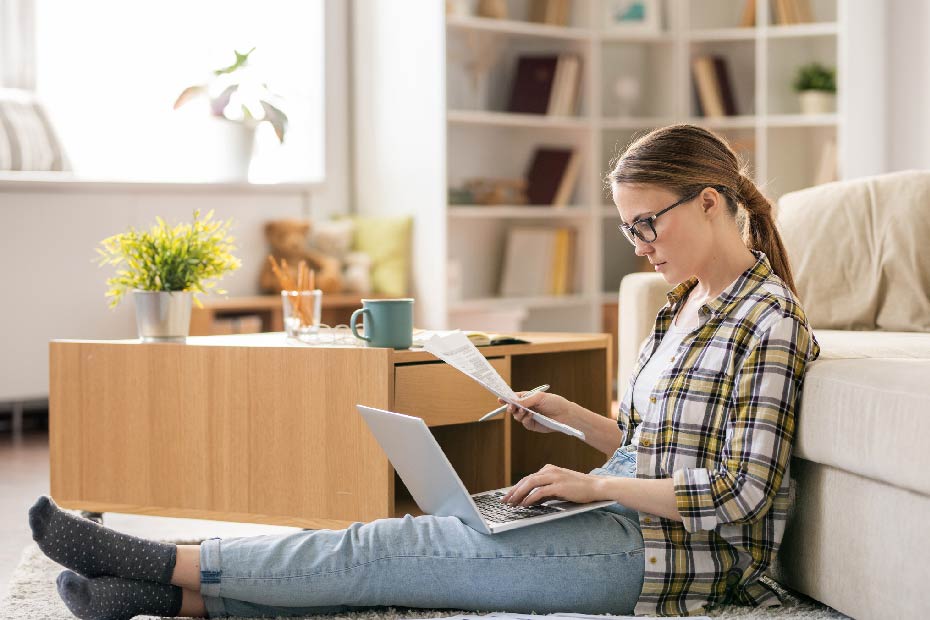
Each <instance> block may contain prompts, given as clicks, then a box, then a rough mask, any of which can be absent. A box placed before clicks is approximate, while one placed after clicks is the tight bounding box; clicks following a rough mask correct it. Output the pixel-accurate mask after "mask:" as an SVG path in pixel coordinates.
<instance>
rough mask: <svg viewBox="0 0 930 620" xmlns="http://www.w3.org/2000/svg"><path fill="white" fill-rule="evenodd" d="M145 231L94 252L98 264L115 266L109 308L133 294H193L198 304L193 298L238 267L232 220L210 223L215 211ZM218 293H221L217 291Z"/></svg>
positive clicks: (113, 239) (106, 243)
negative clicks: (183, 221)
mask: <svg viewBox="0 0 930 620" xmlns="http://www.w3.org/2000/svg"><path fill="white" fill-rule="evenodd" d="M156 221H157V224H155V225H154V226H152V228H150V229H149V230H147V231H141V232H140V231H137V230H136V229H135V228H130V229H129V230H128V231H127V232H124V233H120V234H118V235H113V236H112V237H108V238H106V239H104V240H103V241H101V242H100V247H98V248H96V250H97V254H99V256H98V258H97V259H96V260H97V263H98V264H99V265H100V266H101V267H102V266H104V265H114V266H116V268H117V271H116V275H115V276H113V277H112V278H109V279H108V280H107V286H109V287H110V288H109V290H108V291H107V293H106V296H107V297H110V298H111V300H110V307H111V308H114V307H116V306H117V305H118V304H119V303H120V301H121V300H122V299H123V296H124V295H125V294H126V293H127V292H129V291H132V290H142V291H191V292H193V293H194V303H196V304H197V306H198V307H201V306H202V304H201V303H200V300H199V299H197V295H196V294H197V293H206V292H208V291H209V290H210V289H212V288H213V287H215V286H216V282H215V281H214V280H216V279H219V278H221V277H222V276H223V275H224V274H225V273H227V272H230V271H235V270H236V269H238V268H239V267H240V265H241V263H240V261H239V259H238V258H236V257H235V256H233V255H232V252H233V251H234V250H235V249H236V247H235V245H233V241H234V238H233V237H231V236H230V235H229V227H230V226H231V225H232V220H227V221H225V222H218V221H214V220H213V211H210V212H209V213H207V215H206V217H204V218H203V219H200V211H199V210H197V211H194V220H193V221H192V222H190V223H180V224H178V225H176V226H174V227H173V228H169V227H168V225H167V224H165V221H164V220H163V219H161V218H160V217H158V218H156ZM215 292H217V293H221V294H222V293H225V292H226V291H223V290H219V289H218V290H216V291H215Z"/></svg>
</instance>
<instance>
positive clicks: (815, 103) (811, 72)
mask: <svg viewBox="0 0 930 620" xmlns="http://www.w3.org/2000/svg"><path fill="white" fill-rule="evenodd" d="M794 89H795V90H796V91H797V92H798V93H799V99H800V102H801V113H802V114H831V113H833V112H834V111H836V69H834V68H831V67H825V66H824V65H822V64H820V63H819V62H812V63H810V64H806V65H804V66H802V67H800V68H799V69H798V73H797V75H796V76H795V79H794Z"/></svg>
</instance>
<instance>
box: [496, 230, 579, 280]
mask: <svg viewBox="0 0 930 620" xmlns="http://www.w3.org/2000/svg"><path fill="white" fill-rule="evenodd" d="M575 236H576V232H575V230H574V229H573V228H570V227H554V228H553V227H548V228H544V227H539V226H514V227H512V228H511V229H510V230H508V231H507V240H506V248H505V254H504V264H503V270H502V273H501V285H500V294H501V296H503V297H539V296H549V295H567V294H569V293H571V291H572V290H573V287H574V277H573V276H574V265H575Z"/></svg>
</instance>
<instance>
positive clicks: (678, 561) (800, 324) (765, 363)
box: [618, 252, 820, 615]
mask: <svg viewBox="0 0 930 620" xmlns="http://www.w3.org/2000/svg"><path fill="white" fill-rule="evenodd" d="M753 254H755V256H756V259H757V261H756V263H755V265H753V266H752V267H751V268H750V269H748V270H747V271H745V272H743V274H742V275H740V277H739V278H737V279H736V281H735V282H734V283H733V284H732V285H731V286H729V287H728V288H727V289H726V290H725V291H723V293H721V294H720V295H719V296H718V297H717V298H716V299H713V300H711V301H708V302H707V303H705V304H704V305H703V306H702V307H701V308H700V311H699V323H700V324H699V326H698V327H697V328H696V329H695V330H694V331H692V332H691V333H689V334H688V335H686V336H685V339H684V341H683V342H682V344H681V346H680V347H679V349H678V352H677V353H676V355H675V357H674V358H673V360H672V361H671V362H670V363H669V367H668V368H667V369H666V370H665V371H664V372H663V373H662V375H661V376H660V378H659V381H658V382H657V384H656V385H655V388H654V389H653V391H652V395H651V397H650V399H649V401H650V406H649V409H648V410H647V411H637V410H636V409H635V407H634V406H633V390H632V385H633V384H634V383H635V382H636V377H637V376H638V375H639V372H640V371H641V370H642V368H643V366H644V365H645V364H646V363H647V362H648V361H649V358H650V357H651V356H652V354H653V352H654V351H655V349H656V347H658V345H659V343H660V342H661V341H662V338H663V336H665V333H666V331H668V328H669V325H670V324H671V321H672V319H673V317H674V316H675V313H676V312H677V311H678V310H679V308H680V307H681V306H682V303H683V300H684V299H685V298H686V297H687V294H688V292H689V291H690V290H691V289H692V288H693V287H694V286H695V284H696V283H697V281H696V280H695V279H694V278H692V279H690V280H688V281H686V282H683V283H682V284H680V285H678V286H677V287H676V288H675V289H674V290H672V291H671V292H670V293H669V294H668V304H666V305H665V306H664V307H663V308H662V309H661V310H660V311H659V314H658V316H657V317H656V323H655V328H654V329H653V332H652V334H651V335H650V337H649V338H648V339H647V340H646V341H645V343H644V345H643V349H642V351H641V352H640V355H639V361H638V363H637V366H636V369H635V370H634V371H633V376H632V379H631V382H630V388H629V389H627V391H626V394H625V395H624V397H623V400H622V402H621V404H620V416H619V420H618V424H619V426H620V431H621V433H623V439H622V441H621V445H623V444H626V443H628V442H629V441H630V438H631V436H632V434H633V431H634V430H635V428H636V427H637V426H639V425H641V428H640V429H639V431H640V435H639V446H638V448H637V450H636V454H637V457H636V477H637V478H672V479H673V480H674V484H675V499H676V501H677V504H678V512H679V514H680V515H681V516H682V518H683V519H684V523H681V522H678V521H674V520H671V519H665V518H661V517H656V516H654V515H649V514H645V513H640V515H639V523H640V527H641V529H642V532H643V540H644V543H645V557H646V560H645V561H646V573H645V582H644V584H643V590H642V593H641V594H640V597H639V601H638V603H637V605H636V610H635V612H636V613H637V614H644V615H649V614H659V615H694V614H698V613H702V612H703V611H704V610H705V606H712V605H714V604H723V603H738V604H743V605H759V606H770V605H779V604H780V602H781V601H780V600H779V599H778V596H777V595H776V593H775V592H774V590H772V589H771V588H770V587H769V586H767V585H766V584H764V583H763V582H762V581H760V580H759V579H760V577H762V575H763V574H764V573H765V572H766V570H767V569H768V567H769V565H770V563H771V562H772V559H773V558H774V557H775V554H776V552H777V551H778V547H779V544H780V543H781V539H782V535H783V534H784V530H785V522H786V518H787V512H788V483H789V478H790V475H789V459H790V457H791V448H792V445H793V442H794V434H795V423H796V415H795V406H796V403H797V402H798V397H799V393H800V389H801V382H802V379H803V377H804V370H805V367H806V366H807V364H808V362H810V361H812V360H814V359H816V358H817V356H818V354H819V353H820V347H819V346H818V345H817V341H816V340H815V339H814V336H813V334H812V332H811V328H810V325H809V324H808V322H807V318H806V317H805V316H804V311H803V310H802V309H801V307H800V306H799V305H798V301H797V299H795V297H794V295H793V294H792V293H791V290H790V289H789V288H788V287H787V286H786V285H785V283H784V282H783V281H782V280H781V279H780V278H779V277H778V276H776V275H775V274H774V272H773V271H772V269H771V266H770V265H769V262H768V259H767V258H766V257H765V255H764V254H763V253H762V252H753Z"/></svg>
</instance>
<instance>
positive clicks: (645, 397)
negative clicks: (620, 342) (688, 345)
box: [630, 317, 694, 447]
mask: <svg viewBox="0 0 930 620" xmlns="http://www.w3.org/2000/svg"><path fill="white" fill-rule="evenodd" d="M675 320H676V321H677V317H676V318H675ZM693 329H694V327H681V326H679V325H676V324H675V321H672V324H671V325H669V328H668V331H667V332H665V336H663V337H662V342H660V343H659V346H658V348H657V349H656V350H655V353H653V354H652V357H650V358H649V361H648V362H646V365H645V366H643V369H642V370H641V371H639V375H638V376H637V377H636V383H634V384H633V407H635V408H636V410H637V411H638V412H639V415H640V417H641V418H642V419H643V420H645V419H646V416H647V415H648V414H649V413H650V408H651V407H654V406H655V405H654V404H653V403H651V402H649V397H650V396H651V395H652V390H653V389H654V388H655V386H656V383H657V382H658V381H659V377H661V376H662V373H663V372H665V371H666V370H667V369H668V367H669V365H671V363H672V362H673V361H674V360H675V355H676V354H677V353H678V345H680V344H681V341H682V340H684V337H685V336H687V335H688V333H689V332H690V331H691V330H693ZM642 426H643V425H642V424H639V426H637V427H636V430H635V431H633V437H632V439H630V443H632V444H633V445H634V446H637V447H639V431H640V429H641V428H642Z"/></svg>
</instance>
